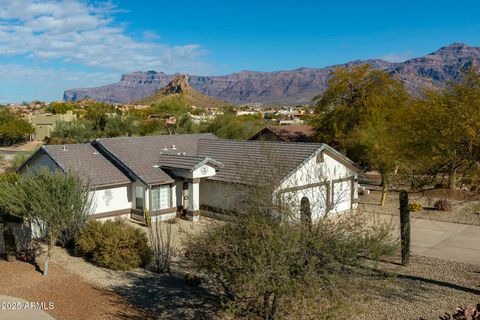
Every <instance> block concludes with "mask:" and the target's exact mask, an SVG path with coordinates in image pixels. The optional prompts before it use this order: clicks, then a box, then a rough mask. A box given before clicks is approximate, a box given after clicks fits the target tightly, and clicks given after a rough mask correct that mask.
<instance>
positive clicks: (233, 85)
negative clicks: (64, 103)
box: [64, 43, 480, 105]
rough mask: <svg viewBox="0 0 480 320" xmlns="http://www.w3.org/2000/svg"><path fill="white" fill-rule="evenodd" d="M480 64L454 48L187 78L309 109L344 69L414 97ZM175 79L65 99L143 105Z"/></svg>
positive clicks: (229, 94)
mask: <svg viewBox="0 0 480 320" xmlns="http://www.w3.org/2000/svg"><path fill="white" fill-rule="evenodd" d="M478 61H480V47H472V46H468V45H466V44H463V43H453V44H451V45H449V46H446V47H442V48H440V49H438V50H437V51H435V52H433V53H430V54H428V55H425V56H423V57H419V58H413V59H409V60H407V61H404V62H398V63H395V62H387V61H384V60H381V59H372V60H357V61H352V62H348V63H345V64H341V65H334V66H328V67H325V68H299V69H295V70H289V71H275V72H256V71H242V72H238V73H232V74H229V75H224V76H195V75H189V76H188V83H189V84H190V86H191V87H193V88H194V89H195V90H198V91H199V92H200V93H202V94H204V95H207V96H209V97H212V98H215V99H218V100H224V101H229V102H231V103H235V104H248V103H261V104H284V105H293V104H308V103H310V102H311V99H312V98H313V97H314V96H315V95H317V94H319V93H321V92H323V91H324V90H325V89H326V86H327V79H328V76H329V75H330V74H331V72H332V71H333V70H334V69H335V67H348V66H353V65H359V64H363V63H369V64H371V65H372V67H373V68H375V69H382V70H385V71H387V72H388V73H391V74H394V75H396V76H397V77H398V78H399V79H401V80H402V81H404V82H405V84H406V86H407V88H408V89H409V90H410V91H411V92H412V93H414V94H415V93H418V92H419V91H420V89H421V88H422V87H429V86H430V87H431V86H433V87H442V86H444V85H445V83H447V82H449V81H457V80H459V79H460V77H461V74H462V71H463V70H465V69H467V68H468V67H470V66H472V65H477V64H478ZM178 76H179V74H165V73H163V72H156V71H146V72H141V71H138V72H133V73H130V74H124V75H123V76H122V78H121V80H120V82H118V83H114V84H107V85H104V86H101V87H94V88H79V89H70V90H66V91H65V93H64V99H65V100H73V101H76V100H81V99H84V98H91V99H95V100H98V101H104V102H109V103H128V102H132V101H139V100H140V101H141V100H142V99H143V98H145V97H148V96H151V95H153V94H155V93H156V92H158V91H159V90H160V89H161V88H162V87H164V86H166V85H168V84H169V83H170V82H171V81H172V80H173V79H174V78H176V77H178Z"/></svg>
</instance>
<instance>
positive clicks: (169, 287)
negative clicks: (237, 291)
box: [112, 272, 220, 319]
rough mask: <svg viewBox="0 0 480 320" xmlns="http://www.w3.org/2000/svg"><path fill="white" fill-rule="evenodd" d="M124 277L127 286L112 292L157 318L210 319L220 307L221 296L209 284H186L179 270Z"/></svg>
mask: <svg viewBox="0 0 480 320" xmlns="http://www.w3.org/2000/svg"><path fill="white" fill-rule="evenodd" d="M125 277H126V278H128V280H127V282H128V283H129V285H122V286H116V287H113V288H112V291H113V292H114V293H116V294H118V295H120V296H122V297H124V298H125V299H126V300H127V301H128V302H129V303H131V304H133V305H135V306H137V307H139V308H141V309H144V310H146V311H148V312H149V313H151V314H153V315H155V317H156V318H160V319H211V318H212V317H213V315H214V314H215V313H216V311H217V310H218V309H219V301H220V299H219V297H218V296H217V295H215V294H214V293H213V290H211V288H209V287H208V284H202V285H200V286H198V287H192V286H188V285H186V284H185V282H184V277H183V274H182V273H180V272H173V273H171V274H157V273H153V272H148V273H144V274H134V273H126V274H125ZM117 316H119V317H121V315H117ZM127 318H128V317H127Z"/></svg>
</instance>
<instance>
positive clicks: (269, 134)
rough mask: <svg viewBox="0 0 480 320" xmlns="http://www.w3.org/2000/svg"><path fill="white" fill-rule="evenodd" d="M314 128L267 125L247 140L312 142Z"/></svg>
mask: <svg viewBox="0 0 480 320" xmlns="http://www.w3.org/2000/svg"><path fill="white" fill-rule="evenodd" d="M314 134H315V129H314V128H313V127H312V126H307V125H305V126H269V127H266V128H264V129H262V130H261V131H260V132H258V133H257V134H255V135H254V136H253V137H251V138H250V139H248V140H268V141H285V142H312V141H313V136H314Z"/></svg>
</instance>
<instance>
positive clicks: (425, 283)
mask: <svg viewBox="0 0 480 320" xmlns="http://www.w3.org/2000/svg"><path fill="white" fill-rule="evenodd" d="M378 267H380V268H381V269H383V270H387V271H388V272H389V273H390V274H391V275H393V277H384V276H382V275H381V274H378V275H377V276H376V277H372V276H371V274H369V275H368V276H367V275H366V276H365V277H363V278H361V279H360V280H359V284H360V285H362V284H364V287H363V288H364V290H362V292H361V293H357V294H355V296H354V297H355V299H352V300H355V301H356V303H355V304H356V306H357V307H358V311H359V316H358V318H355V319H419V318H423V319H439V316H440V315H443V314H444V313H445V312H454V310H455V308H456V307H457V306H470V307H472V306H474V305H476V304H477V303H480V267H478V266H474V265H469V264H464V263H457V262H449V261H445V260H439V259H434V258H427V257H420V256H412V257H411V261H410V265H409V266H408V267H403V266H399V265H398V264H395V263H381V264H380V265H379V266H378ZM362 281H363V283H362Z"/></svg>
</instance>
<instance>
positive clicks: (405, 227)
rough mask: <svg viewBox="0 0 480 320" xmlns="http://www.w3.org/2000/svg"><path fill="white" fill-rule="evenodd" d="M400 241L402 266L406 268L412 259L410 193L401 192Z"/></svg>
mask: <svg viewBox="0 0 480 320" xmlns="http://www.w3.org/2000/svg"><path fill="white" fill-rule="evenodd" d="M400 239H401V242H402V265H404V266H406V265H407V264H408V261H409V258H410V210H409V209H408V192H407V191H405V190H403V191H401V192H400Z"/></svg>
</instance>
